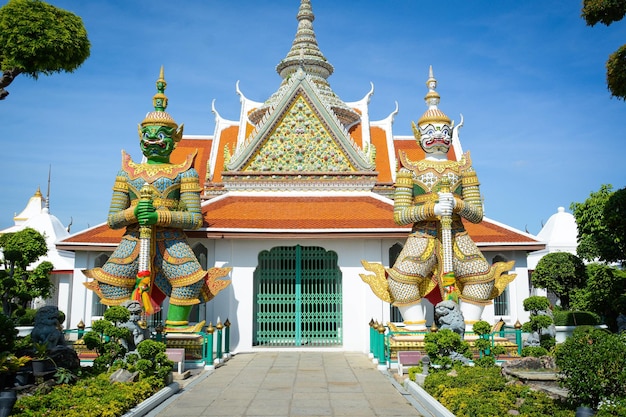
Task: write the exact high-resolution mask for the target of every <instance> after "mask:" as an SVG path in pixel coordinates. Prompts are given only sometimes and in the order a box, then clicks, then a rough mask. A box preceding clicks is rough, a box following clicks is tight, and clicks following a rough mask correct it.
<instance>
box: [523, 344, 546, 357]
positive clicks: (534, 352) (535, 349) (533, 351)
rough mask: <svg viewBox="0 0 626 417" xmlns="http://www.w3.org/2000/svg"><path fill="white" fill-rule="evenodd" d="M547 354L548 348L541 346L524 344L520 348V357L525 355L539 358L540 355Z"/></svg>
mask: <svg viewBox="0 0 626 417" xmlns="http://www.w3.org/2000/svg"><path fill="white" fill-rule="evenodd" d="M547 354H548V350H547V349H546V348H544V347H543V346H526V347H524V348H522V357H523V358H525V357H527V356H530V357H533V358H539V357H541V356H546V355H547Z"/></svg>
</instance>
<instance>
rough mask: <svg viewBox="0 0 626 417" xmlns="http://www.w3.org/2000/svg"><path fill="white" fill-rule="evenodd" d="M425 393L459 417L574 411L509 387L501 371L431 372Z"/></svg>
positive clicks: (536, 416) (561, 415)
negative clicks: (512, 412)
mask: <svg viewBox="0 0 626 417" xmlns="http://www.w3.org/2000/svg"><path fill="white" fill-rule="evenodd" d="M424 389H425V390H426V391H427V392H428V393H429V394H430V395H432V396H433V397H434V398H435V399H437V400H438V401H439V402H440V403H441V404H442V405H443V406H445V407H446V408H447V409H448V410H449V411H450V412H452V413H453V414H454V415H456V416H457V417H466V416H467V417H469V416H471V417H475V416H481V417H487V416H493V417H496V416H497V417H500V416H506V415H509V414H510V413H509V412H510V411H512V410H515V411H517V412H518V415H523V416H529V417H530V416H532V417H540V416H557V417H572V416H573V415H574V412H573V410H571V409H569V408H568V407H567V406H566V405H564V404H560V403H558V402H555V401H553V400H552V399H550V398H549V397H548V396H547V395H545V394H543V393H540V392H536V391H533V390H531V389H530V388H528V387H526V386H523V385H513V384H508V383H507V380H506V379H505V378H504V377H503V376H502V374H501V373H500V369H499V368H497V367H491V368H478V367H471V366H456V367H455V368H454V372H450V371H449V370H438V371H433V372H431V373H430V374H429V375H428V376H427V377H426V379H425V381H424Z"/></svg>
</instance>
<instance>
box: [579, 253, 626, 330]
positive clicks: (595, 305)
mask: <svg viewBox="0 0 626 417" xmlns="http://www.w3.org/2000/svg"><path fill="white" fill-rule="evenodd" d="M625 300H626V271H622V270H619V269H616V268H613V267H611V266H608V265H604V264H599V263H592V264H589V265H587V283H586V285H585V287H584V288H581V289H580V290H577V291H576V292H575V293H574V294H572V300H571V307H572V309H575V310H579V311H591V312H593V313H596V314H597V315H599V316H600V317H602V318H603V320H604V323H605V324H607V325H608V326H609V329H611V330H612V331H617V317H618V316H619V314H620V313H626V309H625V308H626V305H625V304H624V302H625Z"/></svg>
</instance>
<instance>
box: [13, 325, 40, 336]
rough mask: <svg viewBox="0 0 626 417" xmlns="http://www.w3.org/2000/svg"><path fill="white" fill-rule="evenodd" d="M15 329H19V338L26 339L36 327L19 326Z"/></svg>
mask: <svg viewBox="0 0 626 417" xmlns="http://www.w3.org/2000/svg"><path fill="white" fill-rule="evenodd" d="M15 328H16V329H17V337H26V336H28V335H29V334H30V333H31V332H32V331H33V329H34V328H35V326H17V327H15Z"/></svg>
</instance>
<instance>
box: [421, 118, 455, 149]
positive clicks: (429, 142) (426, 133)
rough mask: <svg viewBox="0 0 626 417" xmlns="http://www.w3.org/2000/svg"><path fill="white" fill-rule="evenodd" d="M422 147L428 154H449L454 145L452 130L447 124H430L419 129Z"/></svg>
mask: <svg viewBox="0 0 626 417" xmlns="http://www.w3.org/2000/svg"><path fill="white" fill-rule="evenodd" d="M419 130H420V146H421V147H422V149H423V150H424V152H426V153H427V154H439V153H443V154H445V153H448V149H450V145H451V144H452V129H451V128H450V125H449V124H447V123H428V124H427V125H422V126H420V127H419Z"/></svg>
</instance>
